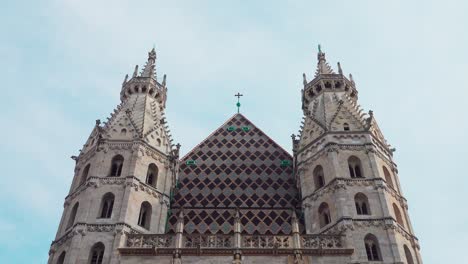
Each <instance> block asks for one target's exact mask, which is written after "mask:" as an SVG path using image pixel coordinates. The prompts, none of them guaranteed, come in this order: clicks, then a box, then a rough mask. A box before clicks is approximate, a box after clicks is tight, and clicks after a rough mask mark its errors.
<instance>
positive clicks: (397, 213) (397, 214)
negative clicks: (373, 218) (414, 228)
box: [392, 203, 405, 227]
mask: <svg viewBox="0 0 468 264" xmlns="http://www.w3.org/2000/svg"><path fill="white" fill-rule="evenodd" d="M392 206H393V212H394V213H395V217H396V221H397V222H398V223H399V224H400V225H401V226H403V227H404V226H405V223H404V222H403V217H402V216H401V212H400V208H398V205H396V204H395V203H393V204H392Z"/></svg>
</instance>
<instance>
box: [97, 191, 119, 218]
mask: <svg viewBox="0 0 468 264" xmlns="http://www.w3.org/2000/svg"><path fill="white" fill-rule="evenodd" d="M114 198H115V196H114V194H113V193H106V194H105V195H104V196H103V197H102V201H101V213H100V214H99V216H100V218H111V216H112V209H113V207H114Z"/></svg>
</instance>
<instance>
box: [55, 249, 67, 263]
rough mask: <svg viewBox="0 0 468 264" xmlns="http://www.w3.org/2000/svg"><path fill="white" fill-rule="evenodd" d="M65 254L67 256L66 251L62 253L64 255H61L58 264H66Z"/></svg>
mask: <svg viewBox="0 0 468 264" xmlns="http://www.w3.org/2000/svg"><path fill="white" fill-rule="evenodd" d="M65 254H66V252H65V251H64V252H62V254H60V257H59V258H58V260H57V264H64V263H65Z"/></svg>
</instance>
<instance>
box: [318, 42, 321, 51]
mask: <svg viewBox="0 0 468 264" xmlns="http://www.w3.org/2000/svg"><path fill="white" fill-rule="evenodd" d="M318 52H319V53H322V46H321V45H320V44H318Z"/></svg>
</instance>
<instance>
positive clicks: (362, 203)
mask: <svg viewBox="0 0 468 264" xmlns="http://www.w3.org/2000/svg"><path fill="white" fill-rule="evenodd" d="M354 203H355V205H356V212H357V214H358V215H370V207H369V200H368V199H367V196H366V195H365V194H363V193H357V194H356V195H355V196H354Z"/></svg>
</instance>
